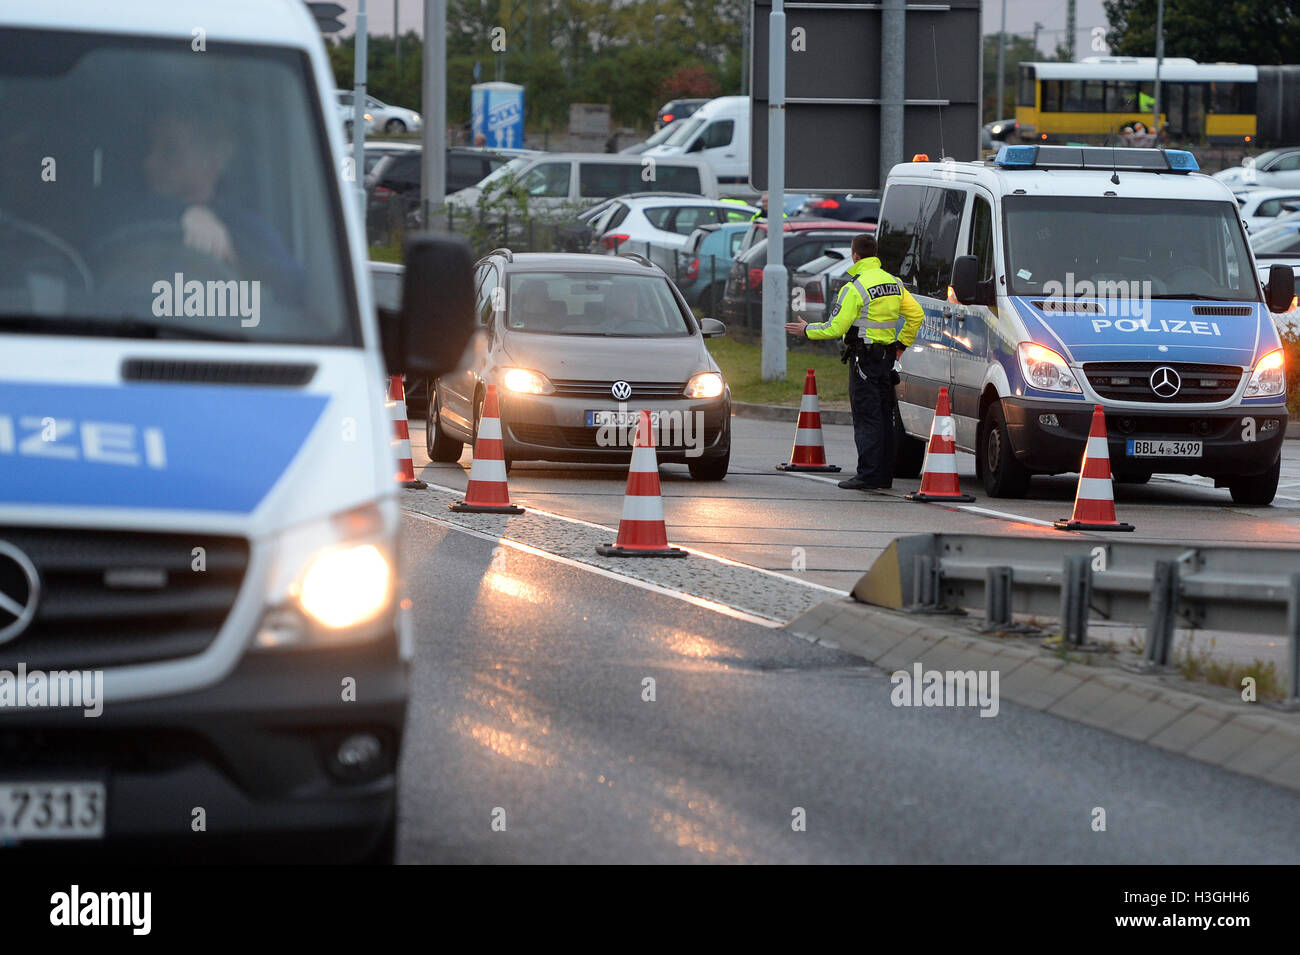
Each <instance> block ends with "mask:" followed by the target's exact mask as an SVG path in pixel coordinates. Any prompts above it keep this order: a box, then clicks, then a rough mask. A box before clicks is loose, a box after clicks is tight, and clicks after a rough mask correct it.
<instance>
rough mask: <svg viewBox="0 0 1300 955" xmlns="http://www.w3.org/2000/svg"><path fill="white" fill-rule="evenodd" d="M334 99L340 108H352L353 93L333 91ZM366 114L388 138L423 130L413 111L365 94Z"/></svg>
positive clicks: (416, 114)
mask: <svg viewBox="0 0 1300 955" xmlns="http://www.w3.org/2000/svg"><path fill="white" fill-rule="evenodd" d="M334 98H335V99H336V100H337V101H338V103H339V105H340V106H346V107H347V108H348V109H351V108H352V103H353V91H352V90H335V91H334ZM366 112H367V113H369V114H370V115H371V116H372V117H374V121H375V127H376V128H377V129H382V130H383V131H384V132H386V133H387V134H388V135H389V136H400V135H401V134H402V133H418V132H419V131H420V130H421V128H423V125H424V123H423V120H421V119H420V114H419V113H417V112H416V111H415V110H413V109H406V108H405V107H403V106H390V105H389V104H388V103H385V102H383V101H382V100H378V99H376V98H375V97H373V96H370V95H368V94H367V96H366Z"/></svg>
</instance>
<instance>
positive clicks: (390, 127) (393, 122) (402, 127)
mask: <svg viewBox="0 0 1300 955" xmlns="http://www.w3.org/2000/svg"><path fill="white" fill-rule="evenodd" d="M384 132H386V133H387V134H388V135H389V136H400V135H402V133H404V132H406V124H405V123H404V122H402V121H401V120H400V119H390V120H389V121H388V122H386V123H385V124H384Z"/></svg>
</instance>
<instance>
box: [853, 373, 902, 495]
mask: <svg viewBox="0 0 1300 955" xmlns="http://www.w3.org/2000/svg"><path fill="white" fill-rule="evenodd" d="M888 351H889V354H888V356H887V357H882V358H872V357H870V355H869V354H868V352H867V350H866V349H859V351H858V353H857V355H856V356H855V357H854V358H853V359H851V360H850V361H849V408H850V409H851V410H852V412H853V440H854V442H855V443H856V444H857V446H858V474H857V476H858V479H859V480H861V481H863V482H864V483H866V484H870V485H871V486H872V487H890V486H891V485H893V483H894V451H895V448H894V402H895V400H896V396H895V393H894V383H893V381H892V379H891V377H890V375H891V373H892V372H893V370H894V359H893V349H889V350H888Z"/></svg>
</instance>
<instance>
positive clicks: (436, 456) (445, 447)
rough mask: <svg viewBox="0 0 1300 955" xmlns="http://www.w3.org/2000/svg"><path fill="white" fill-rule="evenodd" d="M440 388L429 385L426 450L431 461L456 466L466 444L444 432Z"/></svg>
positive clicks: (425, 418) (426, 414)
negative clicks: (440, 408) (439, 399)
mask: <svg viewBox="0 0 1300 955" xmlns="http://www.w3.org/2000/svg"><path fill="white" fill-rule="evenodd" d="M438 412H439V401H438V386H437V385H435V384H432V383H431V384H430V385H429V407H428V408H427V409H426V411H425V413H424V449H425V450H426V451H427V452H428V453H429V460H430V461H437V462H438V463H439V464H454V463H455V462H457V461H459V460H460V455H461V452H462V451H464V450H465V444H464V442H462V441H457V440H455V439H454V438H449V437H447V436H446V435H445V434H443V432H442V424H441V421H440V415H439V413H438Z"/></svg>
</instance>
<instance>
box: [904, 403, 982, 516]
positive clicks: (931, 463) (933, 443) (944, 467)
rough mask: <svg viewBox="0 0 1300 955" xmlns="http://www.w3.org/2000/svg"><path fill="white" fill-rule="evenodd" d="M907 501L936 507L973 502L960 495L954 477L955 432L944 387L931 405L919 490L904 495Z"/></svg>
mask: <svg viewBox="0 0 1300 955" xmlns="http://www.w3.org/2000/svg"><path fill="white" fill-rule="evenodd" d="M907 499H908V500H909V501H934V502H936V503H939V504H943V503H961V502H963V501H966V502H969V501H973V500H975V498H973V497H971V496H970V495H969V494H963V493H962V492H961V480H960V479H959V478H958V477H957V429H956V427H955V426H954V425H953V423H952V410H951V409H950V408H949V406H948V389H947V387H943V388H940V389H939V400H938V401H937V402H935V406H934V421H933V422H931V424H930V444H929V446H928V447H927V448H926V449H925V463H924V464H922V465H921V487H920V489H919V490H916V491H913V492H912V493H911V494H908V495H907Z"/></svg>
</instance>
